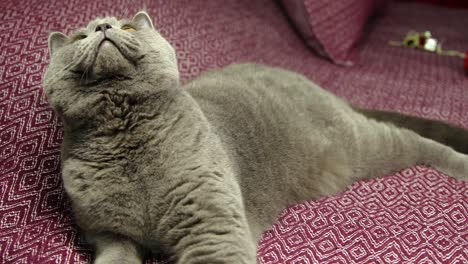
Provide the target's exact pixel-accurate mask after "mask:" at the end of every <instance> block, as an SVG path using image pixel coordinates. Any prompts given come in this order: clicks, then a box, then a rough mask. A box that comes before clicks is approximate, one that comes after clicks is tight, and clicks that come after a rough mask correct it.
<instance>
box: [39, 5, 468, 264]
mask: <svg viewBox="0 0 468 264" xmlns="http://www.w3.org/2000/svg"><path fill="white" fill-rule="evenodd" d="M141 16H142V15H141V13H140V17H138V15H137V16H136V18H135V19H134V20H139V19H143V22H139V23H143V24H144V23H149V24H151V22H150V21H147V20H149V18H147V17H146V14H144V17H143V18H142V17H141ZM100 22H102V21H100ZM137 22H138V21H137ZM96 23H97V22H96ZM96 23H94V24H93V23H91V24H90V27H91V28H94V27H96ZM112 23H114V26H115V25H118V23H119V22H118V21H116V20H112ZM97 24H98V23H97ZM149 24H148V25H149ZM99 25H102V24H99ZM98 27H99V26H98ZM122 28H124V26H122ZM137 29H138V28H137ZM140 30H141V32H142V33H139V32H137V33H134V34H135V36H139V37H141V38H144V40H145V41H144V43H143V42H142V44H138V45H140V46H141V47H144V48H142V49H143V50H144V51H148V50H149V49H150V48H153V46H151V44H150V45H149V46H145V45H146V44H145V43H147V42H149V41H150V40H151V41H152V40H155V39H153V38H154V36H152V35H151V34H154V33H153V32H154V31H153V29H152V25H151V27H149V28H145V27H142V28H141V29H140ZM96 31H97V30H96ZM115 32H116V33H115V34H121V36H122V38H129V43H130V42H131V41H133V37H132V36H130V35H127V34H126V33H123V32H120V33H117V31H115ZM97 33H99V32H97ZM94 34H95V35H93V36H96V37H95V38H96V39H97V38H98V37H99V35H96V33H94ZM138 34H141V35H138ZM90 35H91V34H90ZM149 35H151V36H150V37H148V36H149ZM129 36H130V37H129ZM137 40H138V39H137ZM88 41H95V40H88ZM96 41H97V40H96ZM156 41H157V42H158V41H159V42H158V43H156V44H155V45H154V47H156V48H158V52H157V53H151V52H148V53H147V54H143V55H144V56H140V55H141V54H140V53H138V54H140V55H138V56H137V55H135V56H133V55H131V54H130V55H129V57H130V58H138V59H135V61H134V62H133V64H135V65H136V66H135V68H136V69H138V70H139V71H134V69H133V68H132V67H133V66H131V65H124V66H122V67H123V68H122V67H120V66H119V67H116V66H115V65H114V64H112V61H110V62H109V60H107V59H105V58H104V59H100V58H99V57H97V58H94V61H93V60H92V59H90V60H88V61H93V62H87V59H86V58H85V59H82V58H80V56H77V55H74V56H69V55H67V53H66V52H63V53H62V54H60V53H59V54H60V56H59V57H58V58H59V59H55V60H56V61H59V62H55V64H54V63H52V64H51V66H50V68H49V70H48V75H46V82H45V83H46V90H47V92H48V96H49V99H50V100H51V102H52V104H53V105H54V107H55V109H56V110H57V112H58V113H59V114H60V115H61V116H62V117H63V120H64V128H65V138H64V143H63V151H62V164H63V179H64V185H65V188H66V190H67V193H68V194H69V196H70V198H71V200H72V202H73V209H74V213H75V218H76V220H77V222H78V224H79V226H80V227H81V228H82V229H83V230H84V232H85V233H86V236H87V238H88V240H89V241H90V242H91V243H92V244H94V245H95V247H96V250H97V251H96V262H97V263H140V262H141V261H142V259H143V253H142V252H144V251H154V252H156V251H159V250H163V251H165V252H166V253H168V254H169V255H170V256H172V257H173V258H174V260H176V261H177V262H178V263H255V261H256V260H255V259H256V258H255V252H256V251H255V249H256V243H257V239H258V238H259V235H260V233H261V232H262V231H263V230H265V228H267V227H268V226H269V225H271V224H272V222H273V221H274V219H275V218H276V216H277V215H278V213H279V212H280V211H281V210H283V209H284V208H286V206H288V205H291V204H293V203H296V202H300V201H303V200H306V199H315V198H318V197H322V196H325V195H331V194H334V193H336V192H338V191H341V190H343V189H344V188H345V187H346V186H348V185H349V184H351V183H353V182H355V181H357V180H360V179H365V178H369V177H375V176H382V175H384V174H386V173H389V172H392V171H396V170H400V169H403V168H405V167H407V166H410V165H413V164H416V163H427V164H431V165H433V166H435V167H437V168H439V169H441V170H443V171H444V172H446V173H449V174H451V175H452V176H456V177H460V178H462V179H466V176H467V175H468V158H467V157H466V156H465V155H463V154H460V153H457V152H455V151H454V150H452V149H451V148H449V147H447V146H444V145H441V144H439V143H436V142H434V141H432V140H429V139H426V138H423V137H421V136H419V135H417V134H416V133H414V132H412V131H409V130H406V129H400V128H397V127H395V126H393V125H390V124H385V123H380V122H377V121H374V120H372V119H369V118H367V117H366V116H364V115H363V114H361V113H358V112H357V111H355V110H354V109H353V108H352V107H350V106H349V105H348V104H347V103H345V102H344V101H343V100H341V99H338V98H337V97H335V96H333V95H332V94H330V93H328V92H326V91H324V90H322V89H321V88H319V87H318V86H316V85H315V84H313V83H312V82H310V81H309V80H307V79H306V78H305V77H303V76H301V75H299V74H295V73H292V72H288V71H285V70H281V69H275V68H270V67H265V66H258V65H252V64H242V65H233V66H229V67H227V68H225V69H223V70H216V71H212V72H208V73H206V74H204V75H202V76H201V77H199V78H197V79H196V80H193V81H191V82H190V83H188V84H187V85H185V87H179V85H178V81H177V78H178V75H177V72H176V71H174V67H175V70H177V68H176V66H175V59H174V58H173V57H172V56H173V54H169V53H171V50H170V49H169V48H168V47H167V45H168V44H167V45H166V44H165V43H164V42H163V41H162V40H161V38H160V37H159V36H157V39H156ZM84 43H85V42H84ZM161 43H162V44H161ZM50 44H51V46H53V44H54V42H53V41H52V42H51V43H50ZM62 44H63V43H62ZM68 45H69V46H70V47H71V46H72V45H73V43H72V44H68ZM83 45H84V47H86V45H88V46H89V45H91V44H83ZM116 45H117V46H118V43H117V44H116ZM123 45H124V46H125V45H127V44H125V43H124V44H123ZM128 45H130V44H128ZM135 45H136V46H138V45H137V44H135ZM62 46H63V47H64V50H66V49H67V46H66V44H63V45H61V48H62ZM79 47H81V46H79ZM68 49H69V50H68V51H70V48H68ZM83 49H85V48H83ZM94 52H95V51H94ZM99 52H101V51H100V50H99ZM102 52H109V54H111V52H114V51H112V50H110V51H109V50H106V49H103V51H102ZM115 52H118V51H117V50H116V51H115ZM164 52H167V53H168V54H169V55H167V54H166V55H167V56H166V57H164V58H163V59H160V57H157V58H156V59H155V58H152V57H151V56H156V55H154V54H158V55H157V56H165V53H164ZM120 53H122V54H125V52H123V51H122V50H120ZM159 53H163V55H160V54H159ZM104 54H105V53H104ZM100 56H104V55H100ZM110 56H111V57H112V56H116V55H112V54H111V55H110ZM132 56H133V57H132ZM60 59H61V60H63V62H61V61H60ZM120 59H122V58H120V57H119V58H118V59H116V61H118V60H120ZM99 60H102V61H99ZM129 60H130V61H132V60H131V59H129ZM74 61H78V62H79V63H76V65H78V66H76V67H78V68H79V67H83V66H80V65H81V64H86V63H88V64H94V65H97V66H94V67H98V66H99V67H100V68H101V70H94V72H93V73H92V75H95V76H98V77H93V78H96V80H98V81H96V82H90V83H85V84H84V83H83V82H82V81H81V80H76V79H73V78H71V77H70V78H71V79H72V80H70V79H68V78H64V77H63V76H67V75H66V73H65V74H58V77H57V72H59V73H60V71H61V70H62V68H67V67H68V66H69V65H71V64H73V62H74ZM154 61H156V62H157V63H155V64H157V65H158V67H155V68H152V65H153V64H154V63H153V62H154ZM53 62H54V61H53ZM106 65H110V66H107V69H109V68H113V69H114V70H115V69H118V70H119V71H120V72H119V76H117V77H118V79H116V76H113V78H110V79H109V78H107V77H104V78H102V80H99V75H100V74H102V72H103V70H102V69H104V68H106V67H105V66H106ZM119 65H121V63H120V62H119ZM84 67H85V68H86V71H87V70H88V68H89V67H90V66H89V65H85V66H84ZM87 67H88V68H87ZM99 67H98V68H99ZM142 72H143V73H142ZM105 73H106V74H108V72H105ZM62 75H63V76H62ZM121 75H122V76H121ZM140 75H141V76H140ZM103 76H106V75H105V74H103ZM155 76H156V77H155ZM64 85H65V86H66V89H63V86H64ZM60 89H62V90H60ZM64 90H66V91H64ZM396 123H397V122H396Z"/></svg>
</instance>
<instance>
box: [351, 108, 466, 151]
mask: <svg viewBox="0 0 468 264" xmlns="http://www.w3.org/2000/svg"><path fill="white" fill-rule="evenodd" d="M354 109H355V110H356V111H358V112H359V113H361V114H363V115H365V116H366V117H369V118H372V119H375V120H377V121H382V122H389V123H392V124H394V125H395V126H397V127H400V128H406V129H409V130H411V131H414V132H416V133H417V134H419V135H421V136H423V137H425V138H429V139H432V140H434V141H436V142H439V143H441V144H444V145H446V146H449V147H451V148H453V149H454V150H456V151H458V152H461V153H464V154H468V131H467V130H465V129H463V128H460V127H456V126H453V125H451V124H448V123H445V122H442V121H437V120H430V119H424V118H420V117H415V116H410V115H404V114H400V113H397V112H386V111H380V110H369V109H358V108H354Z"/></svg>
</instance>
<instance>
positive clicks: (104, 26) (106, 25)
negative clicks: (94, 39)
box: [95, 23, 112, 33]
mask: <svg viewBox="0 0 468 264" xmlns="http://www.w3.org/2000/svg"><path fill="white" fill-rule="evenodd" d="M110 28H112V26H111V24H109V23H103V24H99V25H97V27H96V30H95V31H96V32H97V31H102V32H103V33H104V32H106V30H108V29H110Z"/></svg>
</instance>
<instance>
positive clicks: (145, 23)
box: [132, 11, 154, 29]
mask: <svg viewBox="0 0 468 264" xmlns="http://www.w3.org/2000/svg"><path fill="white" fill-rule="evenodd" d="M132 22H134V23H136V24H138V25H140V26H141V27H142V28H149V29H154V27H153V22H152V21H151V18H150V17H149V15H148V13H146V12H145V11H140V12H138V13H137V14H136V15H135V16H134V17H133V19H132Z"/></svg>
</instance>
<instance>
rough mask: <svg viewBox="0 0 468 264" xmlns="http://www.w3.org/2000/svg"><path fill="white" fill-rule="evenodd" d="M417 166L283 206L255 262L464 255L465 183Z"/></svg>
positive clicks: (465, 258)
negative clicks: (336, 193) (336, 192)
mask: <svg viewBox="0 0 468 264" xmlns="http://www.w3.org/2000/svg"><path fill="white" fill-rule="evenodd" d="M460 186H461V185H459V184H458V182H457V181H455V180H454V179H449V178H448V177H446V176H444V175H442V174H440V173H437V172H436V171H435V170H433V169H430V168H427V167H422V166H416V167H413V168H409V169H406V170H403V171H402V172H400V173H397V174H395V175H394V176H393V177H385V178H380V179H377V180H371V181H365V182H360V183H357V184H355V185H354V186H352V187H351V188H350V189H349V190H348V191H346V192H344V193H342V194H340V195H337V196H335V197H330V198H325V199H322V200H319V201H309V202H305V203H302V204H298V205H295V206H292V207H291V208H288V209H287V210H286V211H284V212H283V215H282V216H281V217H280V218H279V221H278V223H277V224H275V226H274V227H273V229H272V230H270V231H268V232H266V233H265V234H264V235H263V239H262V240H261V241H260V245H259V249H258V252H259V262H260V263H264V264H267V263H351V262H353V263H402V262H404V263H467V262H468V255H467V253H468V239H467V238H468V228H467V226H466V223H467V218H468V200H467V199H466V197H467V194H468V188H467V187H466V184H465V186H464V187H462V188H460Z"/></svg>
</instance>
